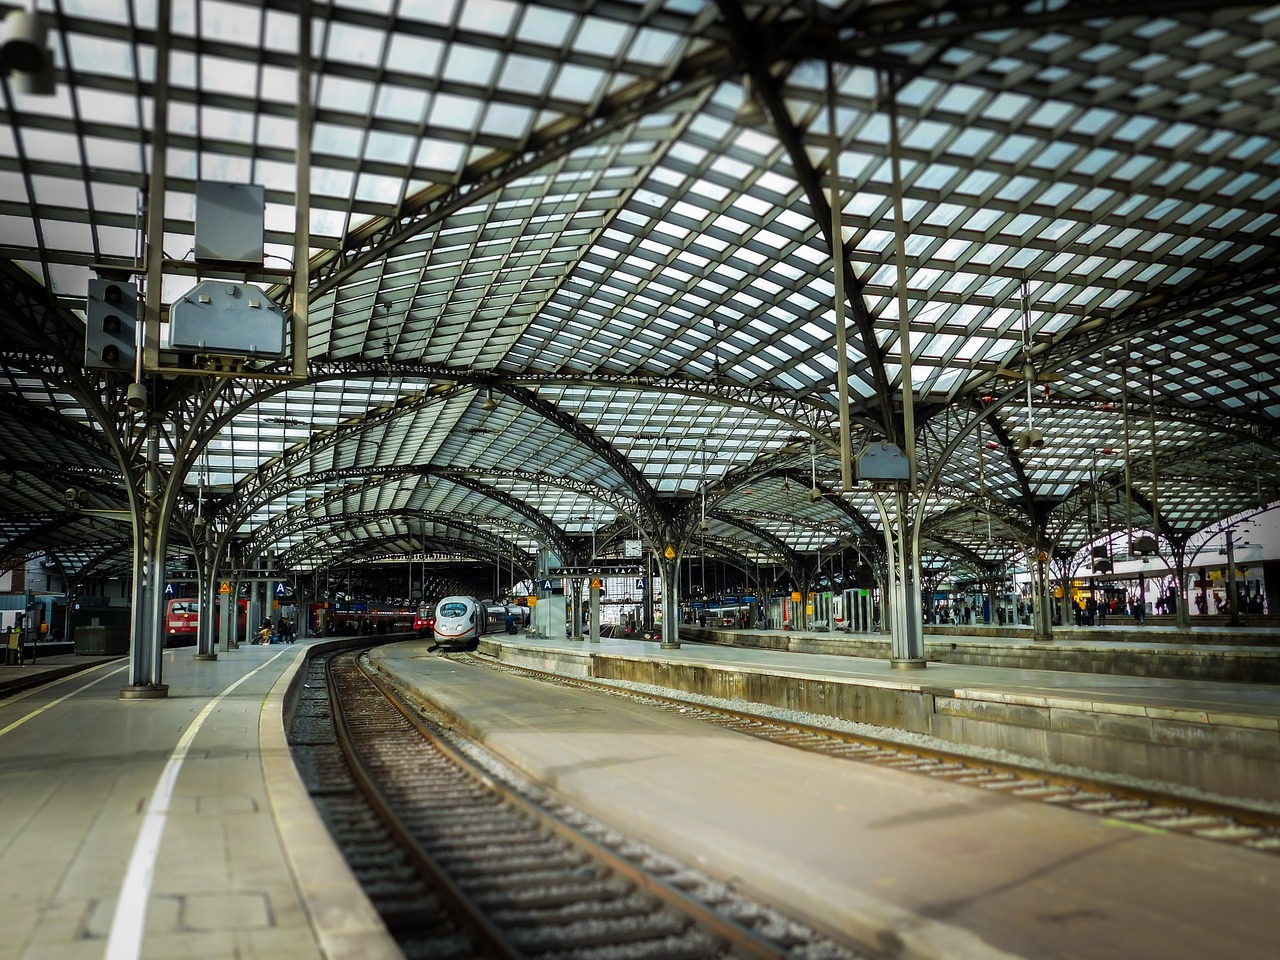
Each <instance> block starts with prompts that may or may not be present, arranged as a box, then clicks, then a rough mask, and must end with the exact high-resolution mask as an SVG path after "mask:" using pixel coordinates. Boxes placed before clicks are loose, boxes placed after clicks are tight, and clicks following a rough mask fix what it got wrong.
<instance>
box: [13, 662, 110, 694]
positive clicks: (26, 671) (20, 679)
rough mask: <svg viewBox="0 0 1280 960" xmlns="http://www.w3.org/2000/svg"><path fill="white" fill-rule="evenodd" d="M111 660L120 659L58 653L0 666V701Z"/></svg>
mask: <svg viewBox="0 0 1280 960" xmlns="http://www.w3.org/2000/svg"><path fill="white" fill-rule="evenodd" d="M113 660H114V661H117V662H119V661H120V657H118V656H111V657H89V656H85V657H80V656H76V655H75V654H74V653H60V654H53V655H50V656H47V657H44V656H42V657H39V658H37V659H36V660H35V661H34V662H28V663H22V664H0V699H3V698H5V697H11V696H13V695H14V694H15V693H18V692H20V691H22V690H27V689H29V688H31V687H33V686H38V685H39V684H42V683H48V682H49V681H50V680H57V679H59V678H61V677H69V676H71V674H73V673H79V672H80V671H82V670H89V669H91V668H93V667H96V666H99V665H101V664H104V663H110V662H111V661H113Z"/></svg>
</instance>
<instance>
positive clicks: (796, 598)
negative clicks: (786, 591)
mask: <svg viewBox="0 0 1280 960" xmlns="http://www.w3.org/2000/svg"><path fill="white" fill-rule="evenodd" d="M791 602H792V603H799V602H800V591H799V590H792V591H791Z"/></svg>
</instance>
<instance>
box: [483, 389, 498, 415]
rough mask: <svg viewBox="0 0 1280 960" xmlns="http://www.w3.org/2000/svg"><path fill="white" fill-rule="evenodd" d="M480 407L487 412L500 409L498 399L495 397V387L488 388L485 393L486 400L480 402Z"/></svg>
mask: <svg viewBox="0 0 1280 960" xmlns="http://www.w3.org/2000/svg"><path fill="white" fill-rule="evenodd" d="M480 409H481V410H483V411H484V412H485V413H493V411H495V410H497V409H498V401H497V400H495V399H494V397H493V387H490V388H489V389H488V392H486V393H485V395H484V402H483V403H481V404H480Z"/></svg>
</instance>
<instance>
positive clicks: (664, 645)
mask: <svg viewBox="0 0 1280 960" xmlns="http://www.w3.org/2000/svg"><path fill="white" fill-rule="evenodd" d="M658 649H659V650H679V649H680V641H679V640H672V641H671V642H670V643H668V642H667V641H666V640H663V641H662V642H661V643H660V644H658Z"/></svg>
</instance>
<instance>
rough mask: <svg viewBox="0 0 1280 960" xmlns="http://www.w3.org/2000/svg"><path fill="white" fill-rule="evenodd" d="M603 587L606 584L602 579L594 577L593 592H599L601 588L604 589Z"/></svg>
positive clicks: (592, 580) (592, 579)
mask: <svg viewBox="0 0 1280 960" xmlns="http://www.w3.org/2000/svg"><path fill="white" fill-rule="evenodd" d="M603 586H604V583H603V582H602V581H601V580H600V578H599V577H592V578H591V589H592V590H599V589H600V588H601V587H603Z"/></svg>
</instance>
